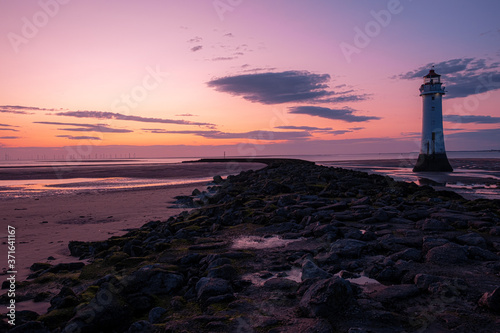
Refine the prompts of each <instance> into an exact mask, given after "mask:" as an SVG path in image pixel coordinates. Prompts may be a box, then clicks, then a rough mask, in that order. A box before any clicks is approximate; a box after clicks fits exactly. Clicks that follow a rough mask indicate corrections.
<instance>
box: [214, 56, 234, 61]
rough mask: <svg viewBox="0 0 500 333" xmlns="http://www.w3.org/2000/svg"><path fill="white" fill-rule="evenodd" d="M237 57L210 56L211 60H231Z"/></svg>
mask: <svg viewBox="0 0 500 333" xmlns="http://www.w3.org/2000/svg"><path fill="white" fill-rule="evenodd" d="M237 58H238V57H215V58H212V59H211V60H212V61H227V60H233V59H237Z"/></svg>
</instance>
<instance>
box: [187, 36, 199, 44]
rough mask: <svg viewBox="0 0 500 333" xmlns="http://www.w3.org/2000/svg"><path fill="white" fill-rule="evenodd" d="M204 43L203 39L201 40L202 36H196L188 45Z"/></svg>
mask: <svg viewBox="0 0 500 333" xmlns="http://www.w3.org/2000/svg"><path fill="white" fill-rule="evenodd" d="M202 41H203V38H201V37H200V36H195V37H193V38H191V39H189V40H188V43H196V44H199V43H201V42H202Z"/></svg>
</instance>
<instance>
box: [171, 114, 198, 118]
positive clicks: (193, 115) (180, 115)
mask: <svg viewBox="0 0 500 333" xmlns="http://www.w3.org/2000/svg"><path fill="white" fill-rule="evenodd" d="M175 116H176V117H198V115H196V114H192V113H181V114H176V115H175Z"/></svg>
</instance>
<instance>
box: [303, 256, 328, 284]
mask: <svg viewBox="0 0 500 333" xmlns="http://www.w3.org/2000/svg"><path fill="white" fill-rule="evenodd" d="M331 276H332V275H331V274H329V273H327V272H325V271H324V270H322V269H321V268H319V267H318V266H316V264H315V263H313V262H312V261H311V260H309V259H307V260H306V261H304V263H303V264H302V276H301V280H302V281H305V280H307V279H322V280H323V279H328V278H330V277H331Z"/></svg>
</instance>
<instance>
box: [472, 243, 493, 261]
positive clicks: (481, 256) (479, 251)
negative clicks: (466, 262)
mask: <svg viewBox="0 0 500 333" xmlns="http://www.w3.org/2000/svg"><path fill="white" fill-rule="evenodd" d="M467 253H468V255H469V258H471V259H476V260H484V261H497V260H499V259H500V257H499V256H497V255H496V254H495V253H493V252H491V251H488V250H485V249H484V248H481V247H477V246H467Z"/></svg>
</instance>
